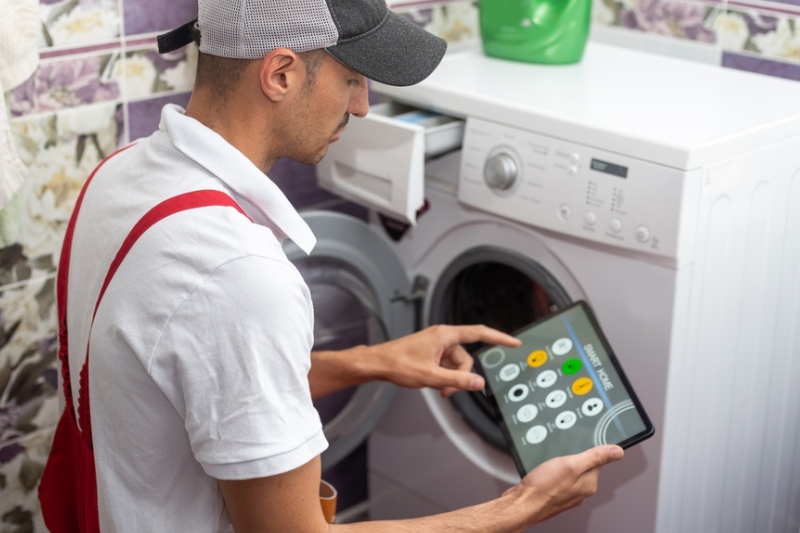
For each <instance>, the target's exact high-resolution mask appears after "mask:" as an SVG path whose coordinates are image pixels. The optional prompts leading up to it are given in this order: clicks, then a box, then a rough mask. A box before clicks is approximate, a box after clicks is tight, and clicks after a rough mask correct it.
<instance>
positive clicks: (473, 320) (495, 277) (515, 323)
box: [430, 247, 571, 450]
mask: <svg viewBox="0 0 800 533" xmlns="http://www.w3.org/2000/svg"><path fill="white" fill-rule="evenodd" d="M570 303H571V299H570V297H569V295H568V294H567V292H566V291H565V290H564V289H563V287H562V286H561V285H560V284H559V283H558V281H557V280H556V279H555V277H554V276H553V275H552V274H551V273H550V272H548V271H547V270H546V269H545V268H544V267H542V266H541V265H540V264H538V263H537V262H535V261H534V260H532V259H531V258H527V257H524V256H521V255H519V254H517V253H515V252H511V251H508V250H502V249H497V248H492V247H481V248H476V249H473V250H470V251H469V252H467V253H464V254H462V255H461V256H459V257H458V258H456V259H455V260H454V261H453V262H452V263H450V265H449V266H448V267H447V269H446V270H445V271H444V272H443V273H442V276H441V277H440V279H439V280H438V282H437V285H436V289H435V290H434V294H433V297H432V299H431V310H430V319H431V323H434V324H435V323H445V324H455V325H461V324H485V325H487V326H490V327H492V328H495V329H498V330H500V331H504V332H506V333H513V332H515V331H517V330H519V329H521V328H523V327H524V326H526V325H527V324H529V323H531V322H533V321H534V320H538V319H540V318H542V317H544V316H547V315H549V314H550V313H552V312H554V311H556V310H558V309H560V308H562V307H566V306H567V305H569V304H570ZM483 346H484V344H483V343H473V344H469V345H466V346H465V348H466V349H467V351H469V352H470V353H475V352H476V351H478V350H479V349H480V348H482V347H483ZM450 401H451V402H452V403H453V405H454V406H455V408H456V409H457V410H458V411H459V413H460V414H461V416H462V418H463V419H464V420H465V421H466V423H467V424H468V425H469V426H470V427H471V428H472V429H473V430H474V431H475V432H476V433H477V434H478V435H480V436H481V437H482V438H483V439H484V440H485V441H486V442H488V443H490V444H492V445H493V446H495V447H497V448H499V449H501V450H506V449H507V446H506V443H505V440H504V438H503V434H502V432H501V430H500V426H499V425H498V420H497V418H496V417H495V415H494V411H493V409H492V407H491V405H490V404H489V402H488V401H487V400H486V398H485V396H484V395H483V394H482V393H480V392H459V393H456V394H454V395H453V396H452V397H451V398H450Z"/></svg>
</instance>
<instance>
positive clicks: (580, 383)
mask: <svg viewBox="0 0 800 533" xmlns="http://www.w3.org/2000/svg"><path fill="white" fill-rule="evenodd" d="M592 387H594V383H592V380H591V379H590V378H586V377H583V378H578V379H576V380H575V381H574V382H573V383H572V392H574V393H575V394H577V395H578V396H583V395H584V394H587V393H588V392H589V391H591V390H592Z"/></svg>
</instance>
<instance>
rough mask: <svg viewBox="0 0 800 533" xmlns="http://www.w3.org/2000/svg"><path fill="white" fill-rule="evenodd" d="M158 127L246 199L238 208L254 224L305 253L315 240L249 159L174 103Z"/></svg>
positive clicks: (286, 201) (284, 198)
mask: <svg viewBox="0 0 800 533" xmlns="http://www.w3.org/2000/svg"><path fill="white" fill-rule="evenodd" d="M160 128H161V129H162V130H165V131H166V132H167V134H168V135H169V137H170V140H171V141H172V144H173V145H174V146H175V148H177V149H178V150H180V151H181V152H183V154H185V155H186V156H187V157H189V158H190V159H192V160H194V161H196V162H197V163H198V164H199V165H201V166H202V167H204V168H205V169H206V170H208V171H209V172H211V173H212V174H214V175H215V176H217V177H218V178H219V179H220V180H222V181H223V182H224V183H225V184H226V185H227V186H228V187H230V188H231V189H232V190H233V191H235V192H236V193H237V194H239V195H241V196H242V197H244V198H245V199H246V200H247V202H246V203H245V204H243V205H242V209H244V210H245V212H247V215H248V216H249V217H250V218H251V219H253V221H255V222H257V223H258V224H261V225H265V226H270V227H276V228H277V229H278V230H279V231H281V232H282V233H283V234H284V236H286V237H288V238H289V239H291V240H292V241H294V243H295V244H297V246H298V247H300V249H301V250H303V251H304V252H305V253H306V254H309V253H311V250H312V249H313V248H314V245H315V244H316V242H317V239H316V237H314V233H313V232H312V231H311V228H309V227H308V224H306V222H305V220H303V218H302V217H301V216H300V215H299V214H298V213H297V211H296V210H295V208H294V206H292V204H291V202H289V200H288V198H286V196H285V195H284V194H283V191H281V190H280V188H278V186H277V185H275V183H274V182H273V181H272V180H271V179H269V177H268V176H267V175H266V174H264V173H263V172H261V170H259V169H258V167H256V166H255V165H254V164H253V162H252V161H250V160H249V159H247V157H245V156H244V154H242V153H241V152H240V151H239V150H237V149H236V148H234V147H233V146H231V145H230V144H229V143H228V141H226V140H225V139H223V138H222V136H220V135H219V134H218V133H216V132H215V131H213V130H211V129H209V128H207V127H206V126H204V125H203V124H201V123H200V122H198V121H197V120H195V119H193V118H191V117H187V116H186V115H184V113H183V109H182V108H181V107H179V106H177V105H167V106H165V107H164V110H163V111H162V112H161V125H160Z"/></svg>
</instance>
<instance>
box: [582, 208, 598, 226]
mask: <svg viewBox="0 0 800 533" xmlns="http://www.w3.org/2000/svg"><path fill="white" fill-rule="evenodd" d="M583 221H584V222H586V225H587V226H594V225H595V222H597V215H595V214H594V213H593V212H592V211H589V212H588V213H586V214H585V215H583Z"/></svg>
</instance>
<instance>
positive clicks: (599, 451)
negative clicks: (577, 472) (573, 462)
mask: <svg viewBox="0 0 800 533" xmlns="http://www.w3.org/2000/svg"><path fill="white" fill-rule="evenodd" d="M580 455H581V456H583V457H582V460H583V461H584V465H585V471H589V470H593V469H595V468H600V467H601V466H604V465H607V464H608V463H613V462H614V461H618V460H620V459H622V456H623V455H625V452H624V451H623V450H622V448H620V447H619V446H615V445H612V444H610V445H606V446H595V447H594V448H591V449H589V450H586V451H585V452H583V453H582V454H580Z"/></svg>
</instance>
